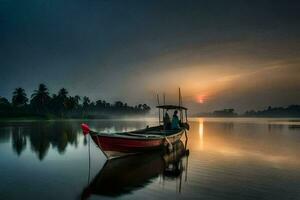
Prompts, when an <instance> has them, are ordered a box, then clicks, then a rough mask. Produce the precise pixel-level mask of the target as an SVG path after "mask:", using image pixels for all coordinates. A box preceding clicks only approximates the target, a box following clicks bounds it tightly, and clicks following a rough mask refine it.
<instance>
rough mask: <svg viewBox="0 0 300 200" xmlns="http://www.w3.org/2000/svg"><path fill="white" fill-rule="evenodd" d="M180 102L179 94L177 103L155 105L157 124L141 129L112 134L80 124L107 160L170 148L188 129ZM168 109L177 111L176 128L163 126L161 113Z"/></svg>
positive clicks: (185, 110)
mask: <svg viewBox="0 0 300 200" xmlns="http://www.w3.org/2000/svg"><path fill="white" fill-rule="evenodd" d="M158 102H159V101H158ZM181 102H182V101H181V95H180V97H179V105H166V104H164V105H158V106H156V107H157V108H158V113H159V120H158V122H159V124H158V125H157V126H153V127H148V126H147V127H146V128H145V129H141V130H135V131H129V132H121V133H114V134H110V133H103V132H102V133H101V132H96V131H92V130H91V129H90V128H89V126H88V125H87V124H82V125H81V128H82V131H83V133H84V134H85V135H86V134H89V135H90V137H91V138H92V140H93V141H94V143H95V144H96V145H97V146H98V147H99V148H100V149H101V150H102V152H103V153H104V155H105V156H106V158H107V159H108V160H110V159H114V158H119V157H122V156H127V155H131V154H137V153H142V152H146V151H153V150H156V149H161V148H164V147H168V148H169V149H172V145H173V144H174V143H176V142H178V141H179V140H180V139H181V137H182V135H183V134H184V133H185V136H186V138H187V130H188V129H189V124H188V121H187V120H188V118H187V108H186V107H183V106H181ZM169 110H173V111H174V110H177V111H178V112H179V119H180V126H179V127H178V128H176V129H169V128H165V126H164V122H163V120H162V119H161V114H162V116H164V115H165V113H166V112H167V111H169ZM184 115H185V117H184Z"/></svg>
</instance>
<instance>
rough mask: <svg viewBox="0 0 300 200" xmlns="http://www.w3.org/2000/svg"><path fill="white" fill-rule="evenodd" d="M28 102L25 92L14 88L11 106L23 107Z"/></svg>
mask: <svg viewBox="0 0 300 200" xmlns="http://www.w3.org/2000/svg"><path fill="white" fill-rule="evenodd" d="M27 102H28V98H27V95H26V93H25V90H24V89H23V88H21V87H19V88H16V89H15V91H14V92H13V97H12V104H13V105H14V106H16V107H21V106H25V105H26V104H27Z"/></svg>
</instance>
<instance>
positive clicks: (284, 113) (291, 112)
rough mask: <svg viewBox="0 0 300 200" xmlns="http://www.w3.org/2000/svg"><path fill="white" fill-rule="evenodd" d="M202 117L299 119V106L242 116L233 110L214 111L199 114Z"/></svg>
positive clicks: (248, 113) (248, 112) (260, 111)
mask: <svg viewBox="0 0 300 200" xmlns="http://www.w3.org/2000/svg"><path fill="white" fill-rule="evenodd" d="M197 116H202V117H300V105H290V106H287V107H271V106H269V107H268V108H267V109H264V110H258V111H255V110H250V111H246V112H245V113H243V114H240V115H239V114H237V113H236V112H235V111H234V109H233V108H230V109H223V110H216V111H214V112H212V113H200V114H198V115H197Z"/></svg>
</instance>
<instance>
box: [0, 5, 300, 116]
mask: <svg viewBox="0 0 300 200" xmlns="http://www.w3.org/2000/svg"><path fill="white" fill-rule="evenodd" d="M299 10H300V3H298V2H297V1H280V0H279V1H266V0H260V1H250V0H249V1H242V0H239V1H238V0H237V1H225V0H224V1H221V0H219V1H216V0H210V1H201V0H197V1H196V0H195V1H190V0H184V1H183V0H182V1H175V0H169V1H165V0H159V1H155V0H136V1H134V0H125V1H124V0H122V1H121V0H120V1H116V0H111V1H110V0H102V1H101V0H88V1H87V0H82V1H79V0H69V1H67V0H51V1H50V0H31V1H24V0H0V96H4V97H6V98H9V99H10V98H11V94H12V91H13V90H14V88H16V87H23V88H24V89H25V90H26V92H27V93H28V96H30V95H31V93H32V91H33V90H34V89H36V88H37V86H38V84H39V83H45V84H46V85H47V86H48V87H49V89H50V92H51V93H56V92H57V91H58V90H59V89H60V88H62V87H65V88H67V89H68V90H69V92H70V94H71V95H75V94H79V95H81V96H84V95H86V96H89V97H91V99H92V100H97V99H105V100H107V101H110V102H114V101H117V100H122V101H124V102H128V103H129V104H137V103H141V102H142V103H147V104H149V105H151V106H154V105H156V94H157V93H159V94H160V97H161V98H162V94H163V93H166V101H167V103H177V91H178V87H180V88H181V90H182V95H183V103H184V104H185V105H186V106H187V107H189V108H190V109H191V110H192V112H193V113H196V112H208V111H213V110H216V109H223V108H235V109H236V110H237V111H238V112H244V111H245V110H250V109H262V108H265V107H266V106H269V105H270V106H286V105H290V104H299V102H300V84H299V83H300V12H299Z"/></svg>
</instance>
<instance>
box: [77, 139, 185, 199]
mask: <svg viewBox="0 0 300 200" xmlns="http://www.w3.org/2000/svg"><path fill="white" fill-rule="evenodd" d="M188 154H189V150H187V149H186V147H185V145H184V144H183V142H182V141H179V142H178V143H176V144H174V145H173V151H172V152H162V151H156V152H151V153H145V154H138V155H134V156H128V157H123V158H119V159H115V160H108V161H107V162H106V163H105V165H104V166H103V168H102V169H101V170H100V172H99V173H98V174H97V175H96V176H95V178H94V179H93V180H92V182H91V183H90V184H89V185H88V186H87V187H86V188H85V189H84V190H83V192H82V195H81V198H82V199H88V198H89V197H90V196H91V195H102V196H111V197H117V196H120V195H124V194H128V193H130V192H133V191H135V190H138V189H140V188H143V187H144V186H146V185H147V184H148V183H151V180H153V179H154V178H156V177H158V176H160V175H161V176H162V178H163V179H165V178H171V179H175V178H179V179H180V181H181V180H182V172H183V170H184V167H183V164H182V158H183V157H185V156H186V157H188ZM187 161H188V159H186V163H185V164H186V165H187ZM185 170H186V167H185ZM179 186H181V183H180V185H179ZM179 191H180V188H179Z"/></svg>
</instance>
